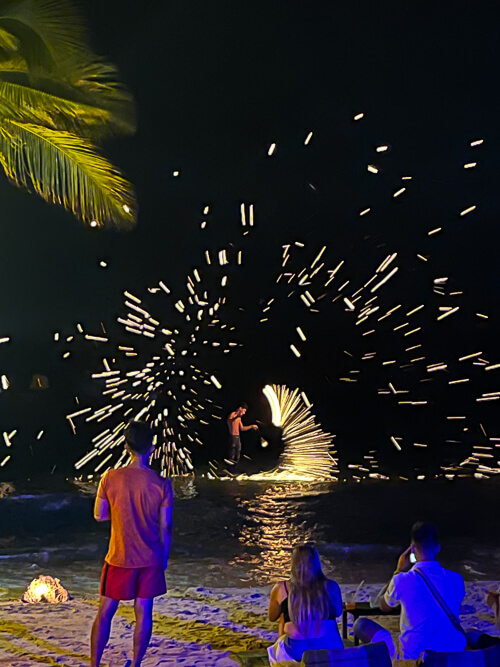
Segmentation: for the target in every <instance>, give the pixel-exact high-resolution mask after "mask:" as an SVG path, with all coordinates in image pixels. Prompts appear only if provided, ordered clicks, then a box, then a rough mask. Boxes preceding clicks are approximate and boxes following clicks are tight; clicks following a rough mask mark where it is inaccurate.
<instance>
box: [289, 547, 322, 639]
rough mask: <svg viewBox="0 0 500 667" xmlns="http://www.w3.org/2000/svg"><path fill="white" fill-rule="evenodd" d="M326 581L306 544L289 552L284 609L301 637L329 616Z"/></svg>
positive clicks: (312, 551)
mask: <svg viewBox="0 0 500 667" xmlns="http://www.w3.org/2000/svg"><path fill="white" fill-rule="evenodd" d="M328 588H329V587H328V579H327V578H326V577H325V575H324V574H323V570H322V569H321V563H320V560H319V556H318V552H317V551H316V549H315V548H314V547H312V546H311V545H309V544H300V545H298V546H296V547H294V549H293V551H292V571H291V577H290V593H289V598H288V609H289V612H290V620H291V621H292V623H293V624H294V625H295V627H296V628H297V629H298V631H299V632H300V634H301V635H304V636H305V635H307V634H308V633H309V632H310V631H311V630H313V631H314V630H317V629H319V627H318V626H319V624H320V623H321V621H326V620H328V617H329V615H330V605H331V602H330V594H329V590H328Z"/></svg>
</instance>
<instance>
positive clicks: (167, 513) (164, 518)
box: [160, 480, 174, 570]
mask: <svg viewBox="0 0 500 667" xmlns="http://www.w3.org/2000/svg"><path fill="white" fill-rule="evenodd" d="M173 498H174V494H173V491H172V483H171V482H170V480H166V486H165V500H164V501H163V503H162V505H161V507H160V538H161V541H162V543H163V569H165V570H166V569H167V565H168V556H169V553H170V541H171V539H172V526H173V521H172V509H173Z"/></svg>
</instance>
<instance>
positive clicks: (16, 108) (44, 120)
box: [0, 69, 112, 137]
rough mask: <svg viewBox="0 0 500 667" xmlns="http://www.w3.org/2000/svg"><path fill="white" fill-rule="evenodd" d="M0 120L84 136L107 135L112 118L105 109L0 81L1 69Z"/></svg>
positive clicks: (27, 85)
mask: <svg viewBox="0 0 500 667" xmlns="http://www.w3.org/2000/svg"><path fill="white" fill-rule="evenodd" d="M0 116H4V117H7V118H12V119H17V120H22V121H27V122H31V123H40V124H42V125H46V126H47V127H52V128H53V129H54V130H57V129H59V130H68V131H71V130H73V131H75V132H76V133H78V134H84V135H85V136H93V137H95V136H99V137H101V136H103V135H104V134H106V130H107V133H109V132H110V129H111V127H110V126H111V125H112V115H111V112H110V111H108V110H107V109H103V108H98V107H93V106H90V105H87V104H82V103H81V102H73V101H72V100H68V99H64V98H62V97H59V96H57V95H52V94H51V93H47V92H45V91H43V90H37V89H36V88H33V87H32V86H30V84H29V82H28V81H26V83H25V84H20V83H13V82H11V81H2V72H1V69H0Z"/></svg>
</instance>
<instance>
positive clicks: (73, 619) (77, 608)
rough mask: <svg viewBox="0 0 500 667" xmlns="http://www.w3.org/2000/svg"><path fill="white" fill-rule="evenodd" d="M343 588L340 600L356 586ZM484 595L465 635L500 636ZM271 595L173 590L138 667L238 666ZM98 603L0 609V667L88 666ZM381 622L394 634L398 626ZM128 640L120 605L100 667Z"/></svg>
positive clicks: (363, 594)
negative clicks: (475, 631) (472, 632)
mask: <svg viewBox="0 0 500 667" xmlns="http://www.w3.org/2000/svg"><path fill="white" fill-rule="evenodd" d="M62 583H63V584H64V582H62ZM341 588H342V590H343V593H345V592H347V591H352V590H353V589H354V588H355V587H353V586H341ZM380 588H381V584H373V585H365V586H364V587H362V588H361V590H360V592H359V596H358V599H359V600H368V599H369V597H370V595H373V596H374V595H375V594H376V593H377V592H378V591H379V590H380ZM485 589H490V590H497V589H498V582H480V583H472V582H470V583H467V595H466V599H465V601H464V606H463V612H464V613H463V615H461V621H462V624H463V626H464V627H465V628H466V629H468V628H473V627H475V628H478V629H480V630H482V631H484V632H488V633H490V634H498V631H497V630H496V629H495V627H494V625H493V616H492V612H491V610H490V609H489V608H488V607H487V606H486V604H485V600H484V590H485ZM269 590H270V588H269V587H267V588H245V589H241V588H240V589H237V588H187V589H186V588H182V589H181V588H172V589H171V590H170V591H169V592H168V594H167V595H165V596H162V597H160V598H157V600H156V602H155V618H154V627H153V638H152V641H151V645H150V648H149V649H148V652H147V654H146V657H145V659H144V661H143V665H144V667H153V666H154V667H156V666H160V665H162V666H163V665H164V666H166V665H183V666H184V667H194V666H197V667H202V666H206V667H212V666H214V667H232V666H233V665H238V664H239V663H238V661H236V660H235V659H234V655H233V656H232V655H231V654H232V653H233V654H234V653H239V652H242V651H251V650H256V649H261V648H265V647H266V646H268V645H269V644H270V643H272V642H273V641H275V639H276V637H277V633H276V625H275V624H272V623H270V622H269V621H268V620H267V601H268V595H269ZM98 600H99V598H98V596H97V595H95V596H77V597H75V598H74V599H72V600H70V601H68V602H65V603H61V604H57V605H49V604H44V603H39V604H26V603H22V602H18V601H6V602H2V603H0V665H3V664H5V665H9V666H11V667H33V665H41V664H45V665H54V666H56V665H57V666H63V667H65V666H66V667H81V666H83V665H88V662H89V661H88V651H89V633H90V628H91V625H92V622H93V619H94V616H95V613H96V608H97V604H98ZM339 621H340V619H339ZM395 621H396V627H395ZM382 622H385V624H386V626H387V627H388V628H389V629H391V631H394V632H396V631H397V619H394V618H393V619H387V618H386V619H384V620H383V621H382ZM351 629H352V627H350V630H351ZM132 633H133V610H132V607H131V605H130V603H124V604H122V605H120V607H119V610H118V612H117V615H116V617H115V620H114V621H113V627H112V631H111V638H110V642H109V644H108V647H107V649H106V651H105V653H104V657H103V663H102V664H103V665H109V666H110V667H115V666H116V667H118V666H120V667H124V666H125V665H127V661H128V660H130V659H131V657H132V650H131V648H132Z"/></svg>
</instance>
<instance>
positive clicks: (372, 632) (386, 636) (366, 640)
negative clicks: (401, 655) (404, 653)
mask: <svg viewBox="0 0 500 667" xmlns="http://www.w3.org/2000/svg"><path fill="white" fill-rule="evenodd" d="M353 630H354V634H355V635H356V637H357V638H358V639H359V640H360V641H361V642H362V643H363V644H370V643H371V642H385V644H386V645H387V648H388V649H389V655H390V656H391V659H392V658H393V657H394V654H395V653H396V647H395V646H394V641H393V639H392V636H391V633H390V632H389V630H386V629H385V628H383V627H382V626H381V625H379V624H378V623H375V621H372V620H371V618H364V617H361V618H358V620H357V621H356V623H354V628H353Z"/></svg>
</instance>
